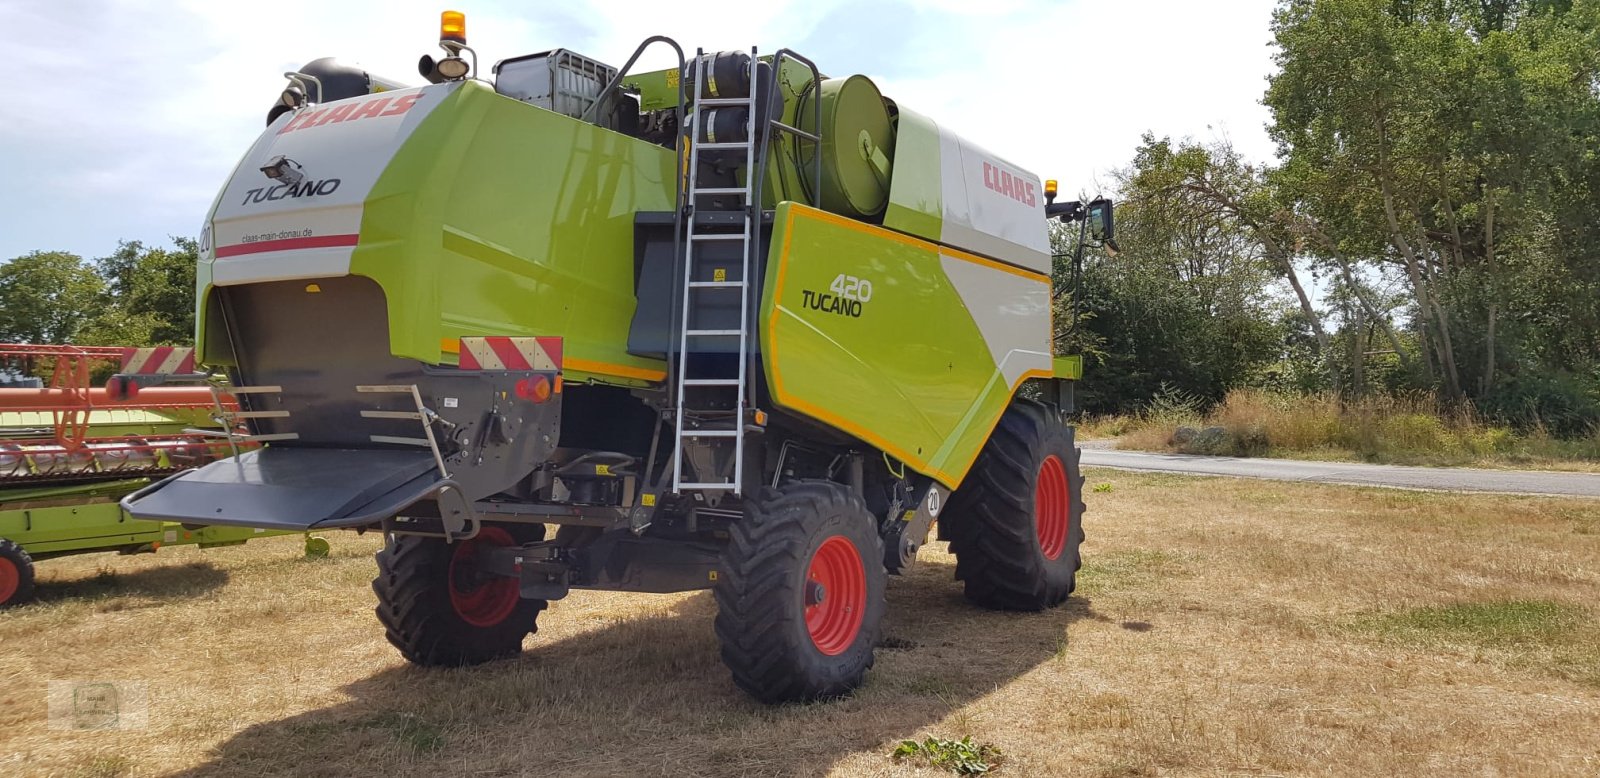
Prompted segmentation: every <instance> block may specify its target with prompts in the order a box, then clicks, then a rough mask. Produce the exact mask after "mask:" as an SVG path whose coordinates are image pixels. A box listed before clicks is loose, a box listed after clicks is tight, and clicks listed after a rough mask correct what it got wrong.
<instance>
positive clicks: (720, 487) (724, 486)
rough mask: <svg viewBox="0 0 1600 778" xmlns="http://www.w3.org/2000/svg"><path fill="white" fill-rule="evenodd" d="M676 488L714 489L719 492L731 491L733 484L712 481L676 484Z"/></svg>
mask: <svg viewBox="0 0 1600 778" xmlns="http://www.w3.org/2000/svg"><path fill="white" fill-rule="evenodd" d="M678 488H679V489H705V490H713V489H714V490H716V491H721V492H731V491H733V488H734V485H733V484H731V483H727V482H718V483H714V484H678Z"/></svg>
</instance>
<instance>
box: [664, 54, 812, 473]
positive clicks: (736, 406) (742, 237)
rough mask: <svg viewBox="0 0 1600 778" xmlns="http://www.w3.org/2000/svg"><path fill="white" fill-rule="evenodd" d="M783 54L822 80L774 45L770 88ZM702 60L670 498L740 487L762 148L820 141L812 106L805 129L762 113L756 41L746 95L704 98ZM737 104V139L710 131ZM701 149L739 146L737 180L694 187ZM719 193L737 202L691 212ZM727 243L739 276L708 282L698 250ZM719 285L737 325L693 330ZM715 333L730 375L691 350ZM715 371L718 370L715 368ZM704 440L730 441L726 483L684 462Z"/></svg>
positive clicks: (725, 154) (727, 154)
mask: <svg viewBox="0 0 1600 778" xmlns="http://www.w3.org/2000/svg"><path fill="white" fill-rule="evenodd" d="M785 59H791V60H794V61H797V62H800V63H802V64H804V65H805V66H806V67H808V68H809V69H810V70H811V75H812V84H814V85H816V84H820V83H821V76H820V74H819V73H818V72H817V68H816V65H815V64H813V63H812V62H811V61H810V60H808V59H806V58H804V57H802V56H800V55H798V54H795V53H794V52H792V51H789V50H788V49H781V50H779V51H778V53H777V55H776V56H774V57H773V58H772V61H771V63H770V66H771V68H772V70H773V78H772V79H771V84H770V86H771V88H772V89H778V88H779V87H778V84H779V81H780V78H779V76H780V75H781V70H782V68H783V63H784V60H785ZM706 65H707V61H706V56H705V52H704V50H699V51H696V52H695V57H694V60H693V64H692V65H690V67H691V68H693V70H692V77H691V78H690V79H688V80H689V81H690V83H692V84H693V85H694V94H693V96H692V98H691V99H692V100H693V104H692V110H691V112H690V115H689V117H688V121H687V127H688V142H689V155H688V157H689V159H688V175H687V176H685V177H682V178H680V185H681V186H682V191H681V192H680V197H679V202H680V203H682V204H683V207H682V211H681V212H680V213H679V218H680V219H681V220H682V221H683V222H684V223H685V227H684V233H683V234H684V235H685V238H686V239H685V241H684V249H683V251H684V253H683V278H682V279H681V280H682V287H681V289H680V293H679V295H678V298H677V299H678V300H679V301H680V306H681V307H680V308H679V310H678V311H677V316H678V321H677V329H678V350H677V353H676V354H674V355H672V357H671V359H672V366H673V368H674V370H673V379H672V383H673V411H674V414H673V415H674V420H673V444H674V456H673V457H672V459H673V472H672V491H673V492H674V493H676V494H682V493H683V492H684V491H686V490H687V491H702V492H724V493H730V494H732V495H733V496H735V497H739V496H742V495H743V493H744V478H745V465H746V458H745V454H746V448H747V446H748V445H749V443H750V441H749V436H750V434H751V432H752V431H753V430H759V425H758V424H756V423H755V422H756V421H757V419H759V418H760V415H759V413H755V408H754V403H753V401H752V392H751V386H752V382H753V381H754V380H755V379H754V373H755V371H754V369H753V368H754V364H753V362H752V360H751V352H752V346H753V340H752V339H753V338H754V335H755V332H754V330H755V317H754V316H753V313H754V306H755V304H756V292H755V290H756V289H758V288H759V287H758V286H757V284H756V281H757V279H756V277H755V276H756V274H757V271H758V270H759V269H760V266H761V265H760V259H759V257H758V255H757V253H756V252H757V251H758V250H759V249H760V246H761V240H760V238H761V235H760V229H761V216H762V213H761V193H762V188H763V186H764V184H765V182H766V168H767V161H768V153H769V145H770V144H771V142H772V140H773V139H775V138H776V137H778V135H780V134H788V135H792V136H794V137H795V138H796V142H801V143H812V144H817V145H819V146H820V144H821V140H822V139H821V111H816V112H815V124H816V126H815V128H814V129H813V130H812V131H810V132H807V131H805V130H801V129H799V128H796V127H791V126H789V125H787V124H784V123H783V121H782V120H781V119H782V111H781V106H782V103H781V101H780V102H779V103H777V105H778V106H780V109H779V112H778V114H777V115H773V116H767V115H765V113H764V112H762V111H761V110H759V107H760V106H761V105H762V101H768V102H769V103H770V102H771V101H772V100H773V96H772V95H768V94H766V93H765V92H764V91H763V88H764V87H765V86H767V85H766V84H764V83H763V81H762V78H761V66H762V63H761V60H760V58H759V57H758V56H757V52H756V49H755V47H753V46H752V47H751V48H750V73H749V79H750V81H749V83H750V88H749V89H748V90H747V94H746V95H745V96H744V97H726V98H725V97H717V96H716V95H714V94H707V89H708V86H711V87H712V88H714V85H711V84H708V82H709V81H710V79H709V78H708V77H706V76H707V73H706V72H705V69H706ZM814 88H815V87H814ZM738 108H743V109H744V110H745V124H744V137H743V139H742V140H731V141H730V140H720V141H719V140H718V139H717V138H716V137H715V135H714V127H711V125H712V124H714V117H715V114H716V111H717V110H719V109H738ZM702 127H706V128H707V130H706V131H705V132H702V129H701V128H702ZM758 128H759V131H758ZM702 136H704V139H703V140H702ZM702 152H712V153H714V154H717V155H718V156H720V157H722V158H723V159H730V158H731V159H732V160H737V157H738V152H743V153H744V165H743V172H744V183H743V185H742V186H735V187H726V186H720V187H718V186H713V187H702V186H700V161H701V153H702ZM813 160H814V166H813V178H814V179H815V180H814V181H813V182H811V188H810V191H809V193H808V194H809V197H807V199H808V200H812V201H820V198H821V183H822V155H821V153H815V154H813ZM717 196H721V197H737V198H739V199H738V206H739V208H738V210H737V211H726V212H707V213H705V214H697V213H696V209H697V208H698V206H699V203H700V202H701V199H702V198H705V197H717ZM702 217H703V218H702ZM723 217H726V218H723ZM728 243H734V244H736V245H737V246H738V248H739V257H740V259H739V268H740V272H739V274H738V277H737V278H729V277H727V276H726V275H724V272H719V271H717V270H715V269H713V271H712V275H711V276H710V278H709V280H708V279H707V278H706V274H705V272H704V268H703V264H704V262H705V258H704V256H703V253H704V251H705V249H706V247H707V246H709V245H714V244H721V245H722V246H723V247H726V245H727V244H728ZM721 289H732V290H737V291H738V294H739V324H738V326H737V327H736V328H733V329H723V328H718V329H710V328H705V327H703V326H701V327H697V326H696V323H695V313H696V311H699V310H703V309H702V308H701V307H700V306H699V305H698V304H697V299H698V298H699V297H700V296H702V295H705V294H707V293H710V292H714V291H715V290H721ZM719 339H720V340H722V341H724V342H726V341H728V340H736V342H737V347H738V360H737V371H736V372H735V373H734V374H733V375H728V374H727V372H726V370H727V367H728V366H729V365H728V364H727V362H728V361H729V360H704V359H700V360H697V359H695V357H696V355H699V354H703V353H704V352H705V350H706V346H707V344H708V343H710V342H716V341H717V340H719ZM718 368H720V369H721V370H720V372H719V371H718ZM707 389H721V390H723V392H721V393H720V394H721V395H722V396H721V398H720V399H722V400H723V401H724V403H725V404H718V403H711V402H707V401H706V398H707V395H708V393H707V392H705V391H703V390H707ZM729 390H731V392H732V397H731V400H730V399H729V397H728V395H727V393H726V392H727V391H729ZM713 396H715V395H713ZM708 439H713V440H716V441H717V442H719V443H723V444H725V443H726V441H730V440H731V441H732V442H733V452H732V453H733V468H732V474H731V479H730V480H726V481H718V480H710V479H708V478H706V477H705V475H704V473H705V472H706V470H707V469H710V468H707V467H699V468H695V467H693V466H692V465H689V464H686V462H687V461H688V460H689V458H690V457H689V451H690V449H691V448H692V447H696V446H698V445H699V444H701V443H703V442H706V441H707V440H708ZM713 461H714V460H713ZM724 472H726V471H725V469H724ZM696 474H698V475H696ZM691 475H695V476H696V477H697V478H698V479H699V480H690V477H691Z"/></svg>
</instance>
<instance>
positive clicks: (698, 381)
mask: <svg viewBox="0 0 1600 778" xmlns="http://www.w3.org/2000/svg"><path fill="white" fill-rule="evenodd" d="M740 383H741V382H740V381H739V379H737V378H685V379H683V385H684V386H738V385H739V384H740Z"/></svg>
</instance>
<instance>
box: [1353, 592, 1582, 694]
mask: <svg viewBox="0 0 1600 778" xmlns="http://www.w3.org/2000/svg"><path fill="white" fill-rule="evenodd" d="M1352 626H1353V627H1354V628H1355V629H1357V630H1360V631H1363V632H1367V633H1369V634H1371V635H1372V636H1374V637H1376V638H1378V639H1380V640H1384V641H1387V642H1395V643H1403V644H1409V645H1416V646H1425V647H1430V648H1438V649H1442V650H1455V651H1459V652H1463V653H1467V654H1470V655H1472V656H1473V658H1474V659H1477V660H1486V661H1492V662H1498V663H1501V664H1505V665H1507V666H1511V667H1518V668H1523V669H1529V670H1534V671H1538V672H1543V673H1546V674H1549V675H1554V676H1556V677H1558V678H1562V679H1564V680H1570V681H1578V682H1580V683H1585V684H1588V685H1590V686H1600V623H1597V622H1596V621H1595V619H1594V618H1593V616H1592V614H1591V613H1590V612H1589V611H1588V610H1586V609H1584V608H1581V607H1579V606H1576V605H1570V604H1567V603H1561V602H1552V601H1547V600H1503V601H1498V602H1463V603H1453V604H1449V605H1433V606H1426V607H1420V608H1412V609H1410V610H1404V611H1398V612H1391V613H1373V614H1367V615H1364V616H1361V617H1358V618H1357V619H1355V620H1354V622H1353V624H1352Z"/></svg>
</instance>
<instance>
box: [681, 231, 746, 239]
mask: <svg viewBox="0 0 1600 778" xmlns="http://www.w3.org/2000/svg"><path fill="white" fill-rule="evenodd" d="M744 238H745V234H744V233H742V232H697V233H695V234H693V235H690V236H689V240H744Z"/></svg>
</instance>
